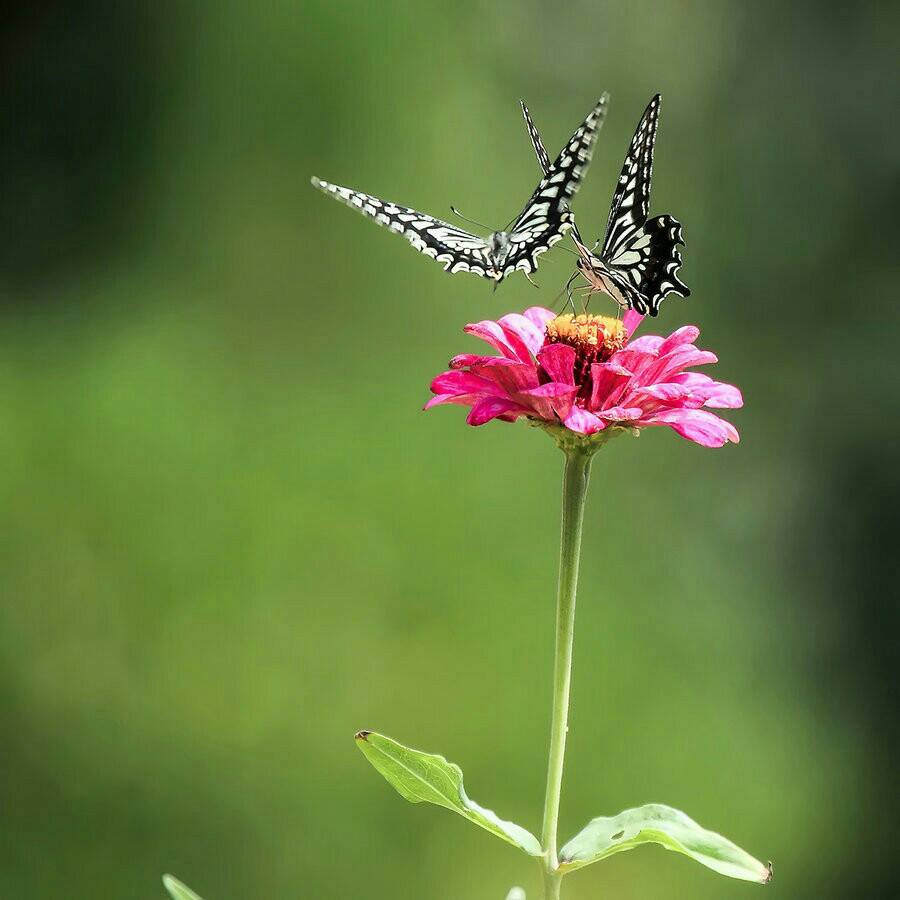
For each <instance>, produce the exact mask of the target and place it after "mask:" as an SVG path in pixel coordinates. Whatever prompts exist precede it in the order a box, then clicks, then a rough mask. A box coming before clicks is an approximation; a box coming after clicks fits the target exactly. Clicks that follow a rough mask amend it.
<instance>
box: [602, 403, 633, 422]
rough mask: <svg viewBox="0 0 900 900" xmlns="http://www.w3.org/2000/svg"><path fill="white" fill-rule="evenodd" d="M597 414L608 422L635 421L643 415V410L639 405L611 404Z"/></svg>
mask: <svg viewBox="0 0 900 900" xmlns="http://www.w3.org/2000/svg"><path fill="white" fill-rule="evenodd" d="M597 415H598V416H600V418H601V419H606V420H607V421H608V422H636V421H637V420H638V419H640V418H641V416H643V415H644V410H642V409H641V408H640V407H639V406H612V407H610V408H609V409H604V410H601V411H600V412H598V413H597Z"/></svg>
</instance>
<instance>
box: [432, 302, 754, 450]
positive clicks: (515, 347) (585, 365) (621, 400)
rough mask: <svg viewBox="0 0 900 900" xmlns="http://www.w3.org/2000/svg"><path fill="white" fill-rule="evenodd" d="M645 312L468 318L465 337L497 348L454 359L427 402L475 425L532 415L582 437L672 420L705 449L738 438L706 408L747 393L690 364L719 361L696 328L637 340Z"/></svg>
mask: <svg viewBox="0 0 900 900" xmlns="http://www.w3.org/2000/svg"><path fill="white" fill-rule="evenodd" d="M642 318H643V316H641V315H639V314H638V313H635V312H633V311H629V312H626V313H625V316H624V318H623V319H622V320H621V321H620V320H618V319H614V318H611V317H609V316H595V315H588V314H584V315H579V316H574V315H572V314H571V313H567V314H565V315H560V316H557V315H556V314H555V313H553V312H552V311H551V310H549V309H544V308H543V307H540V306H533V307H531V308H530V309H526V310H525V312H524V313H523V314H521V315H519V314H518V313H510V314H509V315H506V316H503V317H502V318H501V319H499V320H497V321H496V322H493V321H490V320H485V321H483V322H476V323H475V324H473V325H467V326H466V328H465V331H466V333H467V334H472V335H475V336H476V337H479V338H481V339H482V340H483V341H486V342H487V343H489V344H490V345H491V346H492V347H493V348H494V350H496V351H497V353H498V354H499V355H496V356H479V355H476V354H472V353H464V354H461V355H460V356H456V357H454V358H453V359H452V360H451V361H450V371H448V372H443V373H442V374H441V375H438V376H437V378H435V379H434V381H432V383H431V391H432V393H434V394H435V396H434V397H432V398H431V400H429V401H428V403H427V404H426V407H425V408H426V409H430V408H431V407H432V406H439V405H440V404H442V403H457V404H460V405H462V406H469V407H471V410H470V412H469V415H468V418H467V419H466V421H467V422H468V423H469V424H470V425H483V424H484V423H485V422H489V421H490V420H491V419H501V420H503V421H507V422H512V421H515V420H516V419H518V418H519V417H520V416H526V417H528V418H529V419H530V420H532V421H533V422H534V423H535V424H542V425H544V426H545V427H546V426H557V427H558V428H563V429H567V430H568V432H573V433H574V434H576V435H593V434H597V433H598V432H600V431H602V430H604V429H606V428H608V427H610V426H621V427H628V428H632V429H635V428H643V427H644V426H649V425H667V426H668V427H669V428H672V429H673V430H675V431H676V432H678V434H680V435H681V436H682V437H684V438H687V439H688V440H689V441H694V442H695V443H697V444H701V445H702V446H704V447H721V446H722V445H723V444H726V443H727V442H728V441H734V442H735V443H736V442H737V441H738V440H739V436H738V432H737V429H736V428H735V427H734V426H733V425H732V424H731V423H730V422H726V421H725V420H724V419H721V418H719V417H718V416H716V415H714V414H713V413H711V412H709V411H708V410H709V409H733V408H736V407H739V406H742V405H743V402H744V401H743V398H742V397H741V392H740V391H739V390H738V389H737V388H736V387H735V386H734V385H731V384H725V383H723V382H721V381H715V380H713V379H712V378H710V377H709V376H708V375H703V374H701V373H699V372H688V371H685V370H686V369H690V368H693V367H694V366H700V365H705V364H707V363H714V362H717V361H718V359H717V357H716V355H715V354H714V353H710V352H709V351H708V350H700V349H698V348H697V347H696V346H695V345H694V341H696V339H697V337H698V336H699V334H700V330H699V329H698V328H697V327H695V326H694V325H684V326H682V327H681V328H679V329H678V330H677V331H674V332H672V334H670V335H669V336H668V337H667V338H662V337H659V336H657V335H644V336H642V337H639V338H636V339H635V340H631V336H632V334H633V333H634V331H635V329H636V328H637V326H638V325H639V324H640V322H641V320H642ZM704 407H705V408H704ZM573 436H574V435H573Z"/></svg>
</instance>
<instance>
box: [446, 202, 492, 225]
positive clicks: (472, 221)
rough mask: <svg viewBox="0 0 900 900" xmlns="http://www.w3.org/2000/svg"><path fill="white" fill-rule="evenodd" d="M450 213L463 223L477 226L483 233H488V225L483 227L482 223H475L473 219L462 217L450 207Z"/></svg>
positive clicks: (455, 209)
mask: <svg viewBox="0 0 900 900" xmlns="http://www.w3.org/2000/svg"><path fill="white" fill-rule="evenodd" d="M450 212H452V213H453V215H454V216H458V217H459V218H460V219H462V220H463V222H468V223H469V224H470V225H477V226H478V227H479V228H483V229H484V230H485V231H490V230H491V228H490V227H489V226H488V225H485V224H484V223H483V222H477V221H476V220H475V219H470V218H469V217H468V216H464V215H463V214H462V213H461V212H460V211H459V210H458V209H457V208H456V207H455V206H451V207H450Z"/></svg>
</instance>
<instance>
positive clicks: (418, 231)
mask: <svg viewBox="0 0 900 900" xmlns="http://www.w3.org/2000/svg"><path fill="white" fill-rule="evenodd" d="M605 113H606V96H605V95H604V97H602V98H601V99H600V100H599V101H598V102H597V104H596V105H595V106H594V108H593V109H592V110H591V112H590V113H589V114H588V116H587V118H586V119H585V120H584V121H583V122H582V123H581V125H579V126H578V128H577V129H576V130H575V132H574V133H573V135H572V136H571V138H569V140H568V142H567V143H566V146H565V147H564V148H563V149H562V150H561V151H560V153H559V155H558V156H557V158H556V160H555V161H554V162H553V163H549V162H548V166H547V168H546V170H545V172H544V177H543V178H542V179H541V181H540V182H539V184H538V186H537V187H536V188H535V190H534V192H533V193H532V195H531V198H530V199H529V201H528V203H527V204H526V205H525V208H524V209H523V210H522V212H521V213H520V214H519V215H518V216H517V218H516V219H515V221H514V223H513V224H512V225H511V226H510V227H509V230H502V231H495V232H493V233H492V234H490V235H489V236H488V237H487V239H485V238H480V237H478V236H477V235H474V234H470V233H469V232H468V231H465V230H464V229H462V228H459V227H457V226H456V225H451V224H450V223H449V222H444V221H442V220H440V219H436V218H435V217H434V216H430V215H428V214H427V213H421V212H418V211H417V210H415V209H411V208H410V207H407V206H401V205H400V204H397V203H391V202H390V201H387V200H381V199H379V198H378V197H374V196H373V195H371V194H364V193H362V192H361V191H356V190H353V189H352V188H346V187H341V186H340V185H336V184H329V183H328V182H326V181H321V180H320V179H318V178H313V179H312V183H313V185H314V186H315V187H317V188H319V189H320V190H322V191H324V192H325V193H329V194H331V195H332V196H333V197H335V198H336V199H338V200H340V201H342V202H343V203H346V204H347V205H348V206H351V207H354V208H355V209H357V210H358V211H359V212H361V213H362V214H363V215H365V216H368V217H369V218H371V219H372V220H373V221H375V222H376V223H377V224H379V225H383V226H385V227H387V228H389V229H390V230H391V231H394V232H396V233H397V234H401V235H403V237H405V238H406V240H408V241H409V243H410V244H412V246H413V247H414V248H415V249H416V250H418V251H419V252H420V253H422V254H424V255H425V256H429V257H431V258H432V259H434V260H436V261H437V262H440V263H443V266H444V270H445V271H447V272H450V273H455V272H471V273H473V274H475V275H479V276H481V277H482V278H487V279H489V280H491V281H493V282H494V285H495V286H496V285H497V284H499V283H500V282H501V281H503V280H504V279H505V278H506V277H507V276H508V275H510V274H512V273H513V272H516V271H521V272H524V273H525V274H526V276H527V275H528V274H529V273H531V272H534V271H535V269H536V268H537V257H538V256H540V255H541V254H542V253H545V252H546V251H547V250H549V249H550V247H552V246H553V245H554V244H556V243H557V242H558V241H560V240H562V238H563V237H564V235H565V234H566V233H567V232H568V231H569V230H571V229H572V228H573V227H574V224H575V220H574V217H573V215H572V213H571V211H570V210H569V205H568V203H569V200H571V199H572V197H574V195H575V193H576V192H577V190H578V188H579V186H580V184H581V180H582V178H583V177H584V173H585V171H586V170H587V167H588V164H589V163H590V159H591V151H592V149H593V146H594V141H595V140H596V138H597V132H598V131H599V129H600V126H601V124H602V122H603V118H604V116H605Z"/></svg>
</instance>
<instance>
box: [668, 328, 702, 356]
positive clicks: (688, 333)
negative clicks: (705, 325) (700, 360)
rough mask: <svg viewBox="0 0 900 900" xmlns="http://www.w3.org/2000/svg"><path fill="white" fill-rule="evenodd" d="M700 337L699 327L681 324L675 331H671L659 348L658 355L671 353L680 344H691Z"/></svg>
mask: <svg viewBox="0 0 900 900" xmlns="http://www.w3.org/2000/svg"><path fill="white" fill-rule="evenodd" d="M698 337H700V329H699V328H698V327H697V326H696V325H682V326H681V328H679V329H678V330H677V331H673V332H672V333H671V334H670V335H669V336H668V337H667V338H666V339H665V340H664V341H663V342H662V345H661V346H660V348H659V355H660V356H664V355H665V354H666V353H671V351H672V350H674V349H675V348H676V347H680V346H681V345H682V344H693V343H694V341H696V340H697V338H698Z"/></svg>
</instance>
